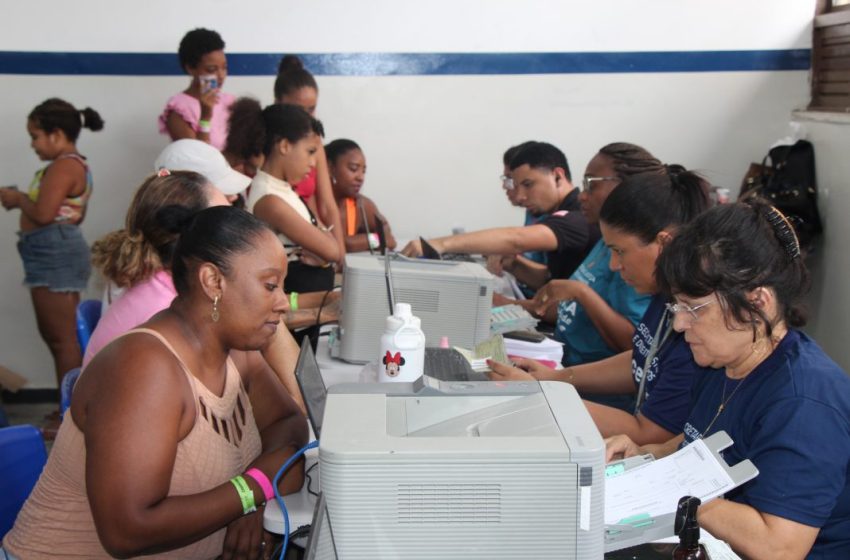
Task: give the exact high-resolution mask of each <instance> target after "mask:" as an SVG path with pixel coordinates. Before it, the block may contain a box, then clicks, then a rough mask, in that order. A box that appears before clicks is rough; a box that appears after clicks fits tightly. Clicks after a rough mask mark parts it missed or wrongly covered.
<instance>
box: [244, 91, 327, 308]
mask: <svg viewBox="0 0 850 560" xmlns="http://www.w3.org/2000/svg"><path fill="white" fill-rule="evenodd" d="M248 111H250V112H251V114H248ZM256 111H257V109H256V108H253V109H252V108H250V107H246V114H244V115H243V114H237V113H234V114H233V116H232V118H233V119H246V120H247V121H249V122H254V123H256V127H257V136H258V137H262V138H264V142H263V153H264V155H265V162H264V163H263V166H262V168H261V170H260V171H259V172H258V173H257V175H256V176H255V177H254V181H253V182H252V183H251V189H250V193H249V196H248V204H247V209H248V210H249V211H250V212H252V213H253V214H254V215H255V216H257V217H258V218H260V219H261V220H263V221H264V222H266V223H267V224H268V225H269V226H271V228H272V229H273V230H274V231H275V233H277V234H278V237H279V238H280V240H281V242H282V243H283V244H284V247H285V248H286V253H287V260H289V274H288V276H287V278H286V284H285V286H284V289H285V290H286V291H287V292H312V291H319V290H329V289H331V288H333V275H334V269H333V266H332V264H333V263H334V262H336V261H337V260H339V258H340V252H339V244H338V243H337V241H336V239H335V238H334V237H333V235H332V234H331V233H330V231H329V230H328V228H326V227H325V226H324V225H323V224H322V223H321V222H320V221H319V220H318V219H317V218H316V217H315V216H314V215H313V214H312V213H311V212H310V210H309V209H308V208H307V205H306V204H305V203H304V201H302V200H301V198H300V197H299V196H298V194H296V193H295V191H294V190H293V189H292V186H291V185H292V184H294V183H297V182H299V181H300V180H301V179H303V178H304V176H306V175H307V174H308V173H309V172H310V170H311V169H312V168H314V167H315V166H316V151H317V149H318V144H319V142H320V141H321V138H320V132H321V123H319V121H317V120H316V119H314V118H313V117H311V116H310V115H309V114H307V112H306V111H304V110H303V109H302V108H300V107H298V106H295V105H286V104H284V105H270V106H268V107H266V108H265V109H264V110H262V111H261V112H256Z"/></svg>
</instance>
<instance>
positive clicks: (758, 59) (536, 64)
mask: <svg viewBox="0 0 850 560" xmlns="http://www.w3.org/2000/svg"><path fill="white" fill-rule="evenodd" d="M280 56H281V55H280V54H272V53H228V55H227V59H228V66H229V71H230V74H231V75H234V76H269V75H274V74H275V71H276V69H277V63H278V61H279V60H280ZM299 56H300V57H301V58H302V59H303V61H304V64H305V66H306V67H307V68H309V69H310V70H311V71H312V72H313V73H314V74H316V75H319V76H423V75H424V76H435V75H437V76H438V75H488V74H490V75H492V74H589V73H631V72H746V71H758V70H808V69H809V66H810V60H811V51H810V50H809V49H785V50H762V51H680V52H558V53H556V52H544V53H329V54H301V55H299ZM182 73H183V72H182V71H181V69H180V67H179V65H178V62H177V55H176V54H174V53H91V52H17V51H0V74H29V75H58V74H61V75H84V76H93V75H102V76H173V75H181V74H182Z"/></svg>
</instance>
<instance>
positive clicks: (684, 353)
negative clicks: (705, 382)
mask: <svg viewBox="0 0 850 560" xmlns="http://www.w3.org/2000/svg"><path fill="white" fill-rule="evenodd" d="M665 303H667V299H666V298H665V297H664V296H662V295H655V296H653V297H652V300H651V301H650V302H649V307H647V309H646V313H644V315H643V319H641V321H640V323H638V326H637V328H636V329H635V335H634V337H633V338H632V376H633V377H634V382H635V387H636V388H637V387H640V380H641V378H642V377H643V376H644V374H645V375H646V383H645V384H644V389H645V391H646V394H645V397H644V402H643V405H641V408H640V412H641V414H643V415H644V416H645V417H646V418H648V419H649V420H652V421H653V422H655V423H656V424H658V425H659V426H661V427H662V428H664V429H665V430H667V431H668V432H670V433H673V434H678V433H679V432H681V431H682V426H683V425H684V424H685V421H686V420H687V419H688V414H689V413H690V410H691V386H692V384H693V382H694V379H695V377H696V375H697V374H698V373H702V372H711V373H717V371H718V370H716V369H712V368H703V367H700V366H699V365H698V364H697V363H696V362H695V361H694V356H693V354H692V353H691V348H690V347H689V346H688V343H687V342H685V338H684V336H683V335H682V334H681V333H677V332H676V331H674V330H672V329H671V330H669V331H668V326H669V324H670V320H671V317H670V316H669V314H668V313H666V312H665V311H666V310H665ZM662 319H664V326H663V327H662V328H661V330H660V331H659V329H658V324H659V322H660V321H661V320H662ZM656 332H659V336H662V337H663V336H664V333H665V332H669V334H668V335H667V337H666V338H665V339H664V342H663V343H662V344H661V346H660V348H659V350H658V351H657V352H656V354H655V357H654V358H653V359H652V362H651V363H650V364H649V368H647V371H646V372H644V365H645V364H646V357H647V356H648V355H649V348H650V346H651V345H652V339H653V338H654V337H655V334H656Z"/></svg>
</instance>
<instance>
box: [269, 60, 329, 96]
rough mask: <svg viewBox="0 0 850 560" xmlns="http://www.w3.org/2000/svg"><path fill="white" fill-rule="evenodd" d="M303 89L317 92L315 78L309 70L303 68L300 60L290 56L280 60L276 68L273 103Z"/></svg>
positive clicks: (317, 87)
mask: <svg viewBox="0 0 850 560" xmlns="http://www.w3.org/2000/svg"><path fill="white" fill-rule="evenodd" d="M305 87H309V88H313V89H314V90H316V91H319V86H318V85H317V84H316V78H314V77H313V74H311V73H310V71H309V70H307V69H306V68H304V64H303V63H302V62H301V59H300V58H298V57H297V56H295V55H291V54H288V55H286V56H284V57H283V58H281V59H280V63H279V64H278V67H277V78H275V81H274V98H275V101H277V102H280V101H281V98H282V97H286V96H288V95H291V94H293V93H295V92H296V91H298V90H299V89H301V88H305Z"/></svg>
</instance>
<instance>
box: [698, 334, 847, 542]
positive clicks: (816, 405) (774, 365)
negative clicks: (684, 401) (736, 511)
mask: <svg viewBox="0 0 850 560" xmlns="http://www.w3.org/2000/svg"><path fill="white" fill-rule="evenodd" d="M724 389H725V395H724ZM733 391H734V395H733V394H732V393H733ZM730 395H731V397H730ZM694 399H695V401H694V407H693V410H692V412H691V415H690V417H689V418H688V421H687V423H686V424H685V429H684V432H685V441H684V443H685V444H687V443H690V442H692V441H693V440H695V439H697V438H700V437H702V436H703V435H710V434H713V433H715V432H718V431H720V430H725V431H726V433H727V434H729V436H730V437H731V438H732V441H733V442H734V443H733V444H732V446H731V447H729V448H727V449H726V450H725V451H724V452H723V456H724V459H725V460H726V461H727V462H728V463H729V464H730V465H735V464H737V463H738V462H739V461H741V460H743V459H750V460H751V461H752V462H753V464H755V466H756V468H758V470H759V475H758V476H757V477H756V478H754V479H753V480H751V481H750V482H747V483H746V484H743V485H741V486H739V487H738V488H736V489H735V490H733V491H731V492H729V493H727V494H726V498H727V499H729V500H733V501H735V502H740V503H742V504H747V505H750V506H752V507H754V508H755V509H757V510H759V511H761V512H763V513H769V514H771V515H776V516H778V517H782V518H785V519H789V520H791V521H796V522H797V523H802V524H804V525H809V526H811V527H820V533H819V534H818V537H817V539H816V540H815V544H814V547H812V550H811V552H810V553H809V555H808V556H807V558H810V559H820V558H850V377H848V376H847V374H846V373H844V371H842V370H841V368H840V367H839V366H838V365H837V364H836V363H835V362H833V361H832V360H831V359H830V358H829V357H828V356H827V355H826V354H825V353H824V352H823V350H821V349H820V347H819V346H818V345H817V344H816V343H815V342H814V341H813V340H811V339H810V338H809V337H807V336H806V335H804V334H802V333H800V332H798V331H794V330H791V331H789V332H788V334H787V335H786V336H785V338H784V339H783V340H782V342H780V343H779V346H777V348H776V350H774V352H773V353H772V354H771V355H770V356H768V358H767V359H766V360H764V361H763V362H762V363H761V364H759V365H758V367H756V369H754V370H753V371H752V372H751V373H750V374H749V375H748V376H746V377H745V378H744V379H743V380H741V381H735V380H732V379H728V378H727V377H726V375H725V374H724V373H723V372H717V373H714V374H701V375H700V376H699V377H698V378H697V380H696V382H695V384H694ZM723 400H726V401H727V402H726V404H725V407H724V409H723V412H722V413H721V414H719V415H718V416H717V419H716V420H715V421H714V424H713V425H711V429H710V430H709V432H710V433H709V434H703V433H702V430H705V429H706V427H708V426H709V425H710V424H711V421H712V419H713V418H714V417H715V415H716V414H717V409H718V406H719V405H720V403H721V401H723Z"/></svg>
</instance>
